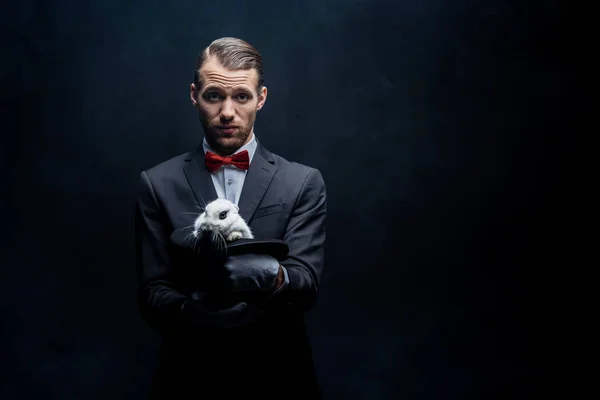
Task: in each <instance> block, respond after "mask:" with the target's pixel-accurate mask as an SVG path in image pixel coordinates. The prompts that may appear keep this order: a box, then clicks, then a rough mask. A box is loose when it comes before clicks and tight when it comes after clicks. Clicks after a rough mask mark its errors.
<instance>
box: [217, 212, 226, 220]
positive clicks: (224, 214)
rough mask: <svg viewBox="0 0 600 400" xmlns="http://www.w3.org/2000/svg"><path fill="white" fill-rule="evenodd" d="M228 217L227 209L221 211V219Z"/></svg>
mask: <svg viewBox="0 0 600 400" xmlns="http://www.w3.org/2000/svg"><path fill="white" fill-rule="evenodd" d="M226 217H227V211H221V214H219V219H225V218H226Z"/></svg>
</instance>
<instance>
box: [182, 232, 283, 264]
mask: <svg viewBox="0 0 600 400" xmlns="http://www.w3.org/2000/svg"><path fill="white" fill-rule="evenodd" d="M170 239H171V242H172V243H173V244H175V245H177V246H179V247H183V248H188V249H190V250H195V251H196V252H198V251H199V252H203V251H202V249H206V250H210V247H211V245H210V243H209V241H208V240H199V241H196V240H195V238H194V237H193V236H192V235H191V229H180V230H176V231H175V232H173V233H172V234H171V237H170ZM213 250H214V249H213ZM248 253H255V254H265V255H269V256H271V257H273V258H275V259H277V260H278V261H282V260H283V259H285V258H286V257H287V256H288V253H289V247H288V245H287V243H286V242H284V241H283V240H276V239H238V240H235V241H233V242H228V243H227V249H226V251H225V252H221V251H217V252H216V253H215V254H216V256H217V257H223V256H224V257H228V256H231V255H239V254H248Z"/></svg>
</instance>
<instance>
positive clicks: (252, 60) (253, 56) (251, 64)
mask: <svg viewBox="0 0 600 400" xmlns="http://www.w3.org/2000/svg"><path fill="white" fill-rule="evenodd" d="M211 56H215V57H217V60H219V62H220V63H221V64H223V66H224V67H225V68H227V69H229V70H231V71H235V70H240V69H252V68H254V69H255V70H256V73H257V75H258V84H257V87H256V90H257V91H258V92H260V88H261V87H262V85H263V82H264V78H263V73H264V72H263V63H262V56H261V55H260V53H259V52H258V51H257V50H256V49H255V48H254V46H252V45H251V44H250V43H248V42H246V41H245V40H242V39H238V38H234V37H222V38H220V39H216V40H214V41H213V42H212V43H211V44H210V45H208V47H206V48H205V49H204V50H202V51H201V52H200V54H198V58H197V59H196V70H195V71H194V83H195V84H197V85H200V86H202V82H200V68H202V65H203V64H204V62H205V61H206V60H207V59H208V58H209V57H211Z"/></svg>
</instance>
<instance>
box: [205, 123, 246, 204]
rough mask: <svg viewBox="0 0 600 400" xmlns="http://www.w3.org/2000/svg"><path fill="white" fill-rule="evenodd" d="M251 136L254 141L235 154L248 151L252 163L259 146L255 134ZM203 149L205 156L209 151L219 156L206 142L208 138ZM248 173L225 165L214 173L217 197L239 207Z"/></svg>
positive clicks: (213, 179) (213, 178) (212, 175)
mask: <svg viewBox="0 0 600 400" xmlns="http://www.w3.org/2000/svg"><path fill="white" fill-rule="evenodd" d="M251 135H252V139H250V141H249V142H248V143H246V144H245V145H244V146H242V147H240V148H239V150H238V151H236V152H235V153H234V154H237V153H239V152H240V151H244V150H248V155H249V156H250V162H252V158H253V157H254V153H255V151H256V144H257V143H256V139H255V137H254V133H251ZM202 147H203V148H204V153H205V154H206V152H207V151H210V152H212V153H216V154H219V153H218V152H217V151H216V150H214V149H213V148H212V147H210V145H209V144H208V142H207V141H206V138H204V141H203V142H202ZM247 172H248V171H245V170H242V169H239V168H238V167H236V166H234V165H230V164H227V165H224V166H223V167H221V168H219V169H218V170H216V171H215V172H213V173H212V174H211V177H212V181H213V185H214V187H215V191H216V192H217V196H218V197H219V198H220V199H227V200H229V201H231V202H232V203H235V204H236V205H238V203H239V201H240V195H241V194H242V187H243V186H244V180H245V179H246V173H247Z"/></svg>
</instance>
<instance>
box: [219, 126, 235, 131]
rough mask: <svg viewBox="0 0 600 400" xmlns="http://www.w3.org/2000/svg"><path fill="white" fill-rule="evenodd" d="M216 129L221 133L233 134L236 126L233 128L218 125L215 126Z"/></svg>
mask: <svg viewBox="0 0 600 400" xmlns="http://www.w3.org/2000/svg"><path fill="white" fill-rule="evenodd" d="M217 128H218V129H219V130H220V131H221V132H223V133H234V132H235V130H236V129H237V126H235V125H220V126H217Z"/></svg>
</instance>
